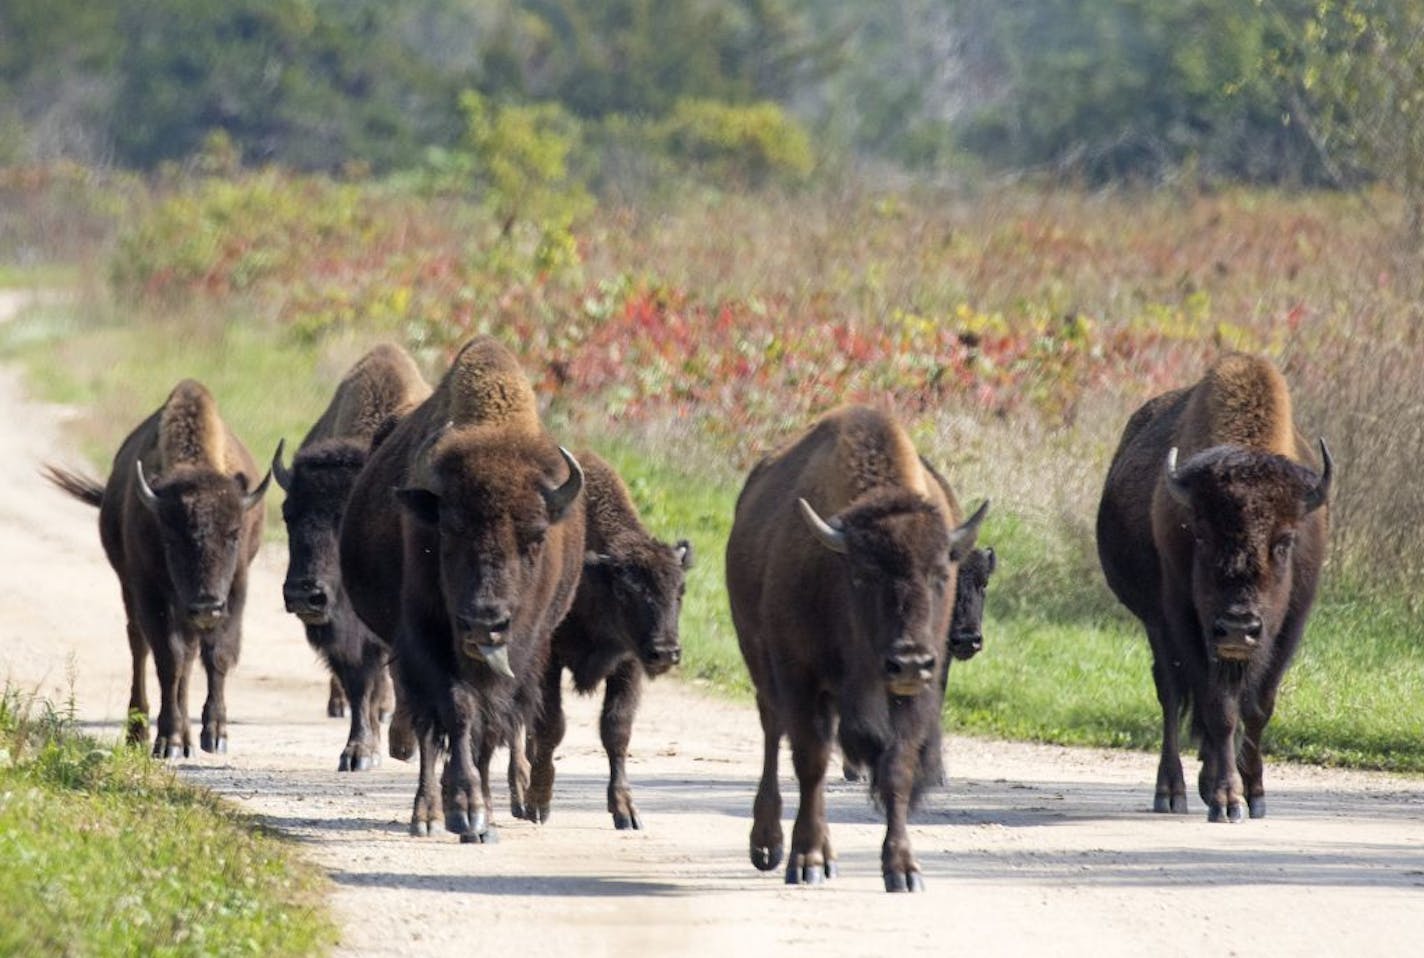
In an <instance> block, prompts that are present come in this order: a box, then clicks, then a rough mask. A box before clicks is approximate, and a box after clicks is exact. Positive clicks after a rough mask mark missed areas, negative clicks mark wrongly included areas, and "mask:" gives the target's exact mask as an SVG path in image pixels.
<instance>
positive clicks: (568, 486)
mask: <svg viewBox="0 0 1424 958" xmlns="http://www.w3.org/2000/svg"><path fill="white" fill-rule="evenodd" d="M559 455H561V456H563V457H564V463H565V464H566V465H567V466H568V467H569V477H568V478H567V479H565V480H564V482H563V485H560V486H557V487H555V488H553V489H549V488H547V487H546V488H544V489H543V490H541V491H542V493H543V495H544V505H545V507H546V508H547V509H548V510H549V516H550V517H551V518H553V519H555V520H557V519H558V518H559V517H561V516H562V515H563V514H564V510H565V509H567V508H568V507H569V505H570V504H571V503H572V502H573V501H574V499H575V497H577V496H578V494H579V491H580V490H582V489H583V467H582V466H580V465H579V464H578V460H577V459H575V458H574V457H573V453H571V452H569V451H568V450H567V449H565V448H564V447H563V446H560V447H559Z"/></svg>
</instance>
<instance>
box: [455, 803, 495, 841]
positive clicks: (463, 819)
mask: <svg viewBox="0 0 1424 958" xmlns="http://www.w3.org/2000/svg"><path fill="white" fill-rule="evenodd" d="M445 830H446V831H447V832H454V833H455V834H456V835H471V834H473V835H480V834H483V833H484V832H487V831H489V820H488V819H487V818H485V813H484V810H483V809H481V810H479V811H477V812H475V818H474V821H473V822H472V821H470V815H469V813H468V812H466V811H465V810H464V809H462V808H457V809H455V810H454V811H453V812H447V813H446V814H445Z"/></svg>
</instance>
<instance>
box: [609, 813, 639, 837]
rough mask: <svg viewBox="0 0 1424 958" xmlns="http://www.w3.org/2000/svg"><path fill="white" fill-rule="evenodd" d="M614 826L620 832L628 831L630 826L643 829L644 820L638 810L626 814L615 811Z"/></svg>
mask: <svg viewBox="0 0 1424 958" xmlns="http://www.w3.org/2000/svg"><path fill="white" fill-rule="evenodd" d="M613 827H614V828H616V829H618V830H619V831H620V832H621V831H626V830H627V829H630V828H632V829H635V830H639V831H641V830H642V828H643V820H642V819H641V818H639V817H638V813H637V812H629V813H628V814H626V815H622V814H619V813H618V812H614V813H613Z"/></svg>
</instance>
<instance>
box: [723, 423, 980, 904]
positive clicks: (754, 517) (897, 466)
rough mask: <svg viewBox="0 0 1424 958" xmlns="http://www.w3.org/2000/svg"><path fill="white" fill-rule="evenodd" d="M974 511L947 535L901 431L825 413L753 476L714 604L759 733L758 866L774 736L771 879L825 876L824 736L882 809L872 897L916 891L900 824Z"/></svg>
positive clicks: (919, 775)
mask: <svg viewBox="0 0 1424 958" xmlns="http://www.w3.org/2000/svg"><path fill="white" fill-rule="evenodd" d="M987 510H988V503H987V502H986V503H984V504H983V505H982V506H980V507H979V509H978V510H977V511H976V512H975V513H974V515H973V516H971V517H970V518H969V519H968V520H967V521H966V522H964V523H962V524H960V525H955V524H954V523H953V522H952V520H951V511H950V504H949V502H948V501H946V498H945V496H944V492H943V490H942V488H941V487H940V485H939V484H938V483H937V482H936V481H935V479H934V477H933V476H932V475H931V474H930V473H929V472H928V470H926V469H925V467H924V465H923V464H922V462H921V461H920V458H919V456H918V455H917V454H916V452H915V448H914V446H913V444H912V443H911V442H910V438H909V436H908V435H907V434H906V432H905V430H904V429H903V428H902V427H901V426H900V425H899V424H898V423H896V422H895V421H894V420H893V419H892V418H890V417H889V416H887V415H886V414H884V413H881V412H877V411H876V410H873V409H869V408H865V407H857V406H852V407H847V408H842V409H839V410H836V411H834V412H831V413H829V414H828V415H826V416H825V418H823V419H822V420H821V421H820V422H818V423H817V424H816V425H814V426H813V427H811V428H810V429H809V430H808V431H806V432H805V433H804V434H802V435H801V436H800V438H798V439H796V440H795V441H793V442H792V443H791V444H790V445H789V446H787V447H786V448H784V449H782V450H781V451H779V452H777V453H775V454H773V455H771V456H769V457H767V458H765V459H763V460H762V461H761V462H760V463H758V464H757V466H756V467H755V468H754V469H753V470H752V472H751V475H750V476H749V477H748V478H747V482H746V486H745V487H744V488H743V489H742V493H741V496H740V497H739V498H738V500H737V509H736V518H735V520H734V521H733V524H732V531H731V535H730V537H729V538H728V541H727V593H728V597H729V599H730V602H731V607H732V621H733V623H734V625H735V626H736V629H737V640H738V642H739V644H740V645H741V649H742V656H743V657H744V658H745V659H746V663H747V668H748V670H749V671H750V672H751V676H752V681H753V683H754V684H755V687H756V696H757V709H758V711H759V712H760V715H761V723H762V730H763V732H764V733H765V752H764V765H763V769H762V778H761V784H760V786H759V788H758V789H757V796H756V802H755V805H754V808H753V824H752V832H751V860H752V864H753V865H755V866H756V867H757V868H759V869H762V870H763V871H765V870H769V869H772V868H775V867H776V866H777V864H778V863H779V862H780V861H781V858H782V855H783V842H782V830H781V795H780V792H779V790H778V787H777V753H778V750H779V747H780V742H781V737H782V736H783V735H787V736H789V737H790V740H791V754H792V761H793V764H794V765H795V769H796V778H797V780H798V782H799V783H800V788H801V801H800V807H799V809H798V810H797V813H796V825H795V827H794V829H793V830H792V834H791V853H790V855H789V856H788V859H787V870H786V880H787V882H788V883H791V884H800V883H806V884H815V883H819V882H820V881H822V880H824V879H825V878H828V877H832V876H834V874H835V871H836V866H835V855H834V854H833V853H832V851H831V845H830V839H829V835H828V830H827V826H826V813H825V798H824V794H823V783H824V779H825V775H826V763H827V760H828V758H829V753H830V745H831V741H830V740H831V737H832V735H833V734H834V732H835V729H836V728H837V724H838V723H839V738H840V745H841V750H842V753H843V754H844V755H845V756H846V758H847V759H848V760H849V761H850V762H852V763H854V764H857V765H863V766H865V767H867V768H869V769H870V775H871V789H872V792H873V793H874V794H875V795H876V797H877V799H878V800H879V802H880V803H881V804H882V805H883V806H884V808H885V812H886V833H885V842H884V845H883V847H882V849H881V870H882V872H883V873H884V877H885V888H886V890H887V891H918V890H921V889H922V888H923V887H924V882H923V879H922V878H921V875H920V869H919V865H918V863H917V862H916V861H915V859H914V855H913V853H912V851H911V849H910V842H909V836H908V835H907V833H906V827H905V826H906V819H907V816H908V814H909V811H910V807H911V805H912V802H913V800H914V799H915V798H916V797H917V795H918V792H919V789H920V787H921V786H922V785H923V784H924V778H925V763H924V756H925V752H926V747H927V745H928V743H929V742H930V740H931V738H932V736H934V735H935V734H936V731H935V730H936V729H937V728H938V725H939V712H940V689H939V682H938V678H939V675H940V671H941V658H942V656H943V649H944V643H945V636H946V635H947V634H948V632H949V622H950V616H951V614H952V606H953V601H954V593H955V579H956V571H957V566H958V564H959V562H960V560H961V559H962V557H963V556H964V555H965V554H966V553H967V552H968V551H969V550H970V549H972V548H973V547H974V540H975V537H976V536H977V534H978V529H979V524H980V523H981V522H982V521H983V518H984V515H985V513H986V512H987ZM823 517H824V518H823Z"/></svg>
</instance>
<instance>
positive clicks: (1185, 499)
mask: <svg viewBox="0 0 1424 958" xmlns="http://www.w3.org/2000/svg"><path fill="white" fill-rule="evenodd" d="M1320 455H1321V461H1322V462H1323V464H1324V468H1323V470H1322V471H1321V473H1320V474H1319V475H1317V474H1316V473H1315V472H1313V471H1312V470H1310V469H1308V468H1306V467H1305V466H1302V465H1299V464H1298V463H1295V462H1292V461H1291V460H1289V459H1287V458H1285V457H1284V456H1279V455H1274V454H1271V453H1267V452H1262V451H1260V450H1255V449H1247V448H1244V447H1241V446H1230V445H1225V446H1214V447H1212V448H1210V449H1206V450H1203V451H1202V452H1199V453H1197V454H1196V455H1194V456H1192V457H1191V458H1190V459H1188V460H1187V461H1186V463H1184V464H1183V465H1182V467H1181V468H1180V469H1178V468H1177V450H1176V449H1175V448H1173V449H1172V450H1171V451H1170V452H1169V453H1168V454H1167V462H1166V469H1165V475H1164V482H1165V487H1166V490H1167V492H1168V494H1170V496H1171V497H1172V499H1173V500H1174V501H1175V502H1177V503H1178V504H1179V505H1180V506H1181V507H1182V508H1183V509H1184V510H1185V511H1186V513H1187V515H1188V517H1189V518H1188V521H1187V524H1186V528H1187V529H1188V530H1189V531H1190V534H1191V537H1192V550H1191V590H1192V602H1193V605H1194V606H1195V609H1196V613H1197V620H1198V621H1199V622H1200V624H1201V628H1202V633H1203V640H1204V641H1205V643H1206V649H1207V654H1208V657H1209V658H1210V659H1212V660H1213V661H1225V662H1244V661H1247V660H1249V659H1250V658H1251V657H1252V656H1253V654H1255V653H1256V651H1257V650H1258V649H1261V648H1263V647H1265V646H1267V645H1269V644H1270V641H1271V639H1272V638H1273V637H1274V636H1275V635H1276V633H1277V632H1278V631H1279V630H1280V627H1281V624H1282V622H1283V620H1284V619H1285V615H1286V611H1287V606H1288V605H1289V602H1290V596H1291V586H1292V578H1293V574H1294V565H1295V563H1294V559H1295V547H1296V539H1297V537H1298V536H1299V534H1300V532H1301V526H1302V523H1303V520H1304V519H1305V517H1306V516H1308V515H1310V514H1311V513H1312V512H1314V511H1315V510H1316V509H1319V508H1320V507H1321V506H1323V505H1324V504H1325V502H1326V499H1327V498H1328V496H1329V493H1330V479H1331V473H1332V469H1333V466H1332V462H1331V459H1330V450H1329V449H1328V448H1327V447H1326V445H1325V441H1324V440H1321V442H1320Z"/></svg>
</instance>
